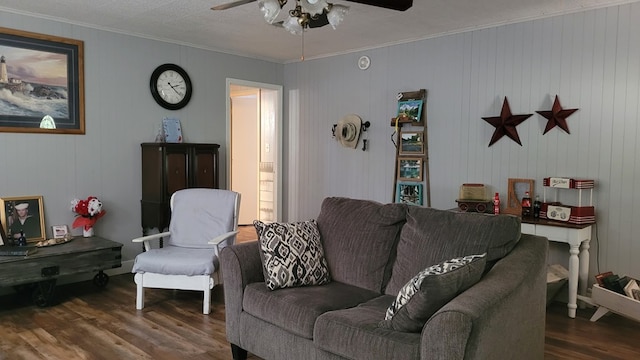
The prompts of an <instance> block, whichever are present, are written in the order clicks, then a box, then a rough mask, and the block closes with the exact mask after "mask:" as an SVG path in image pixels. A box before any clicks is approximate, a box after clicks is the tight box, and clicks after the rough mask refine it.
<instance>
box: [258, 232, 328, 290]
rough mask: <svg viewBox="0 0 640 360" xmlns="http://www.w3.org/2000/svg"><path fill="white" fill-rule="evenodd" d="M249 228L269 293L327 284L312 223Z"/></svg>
mask: <svg viewBox="0 0 640 360" xmlns="http://www.w3.org/2000/svg"><path fill="white" fill-rule="evenodd" d="M253 225H254V227H255V228H256V232H257V233H258V241H259V242H260V250H261V251H260V258H261V260H262V264H263V271H264V278H265V280H266V284H267V287H268V288H269V289H270V290H275V289H281V288H287V287H296V286H306V285H322V284H326V283H328V282H329V281H331V278H330V277H329V269H328V268H327V261H326V260H325V258H324V251H323V250H322V243H321V242H320V232H319V231H318V225H317V223H316V221H315V220H309V221H304V222H295V223H277V222H274V223H270V224H265V223H263V222H262V221H260V220H256V221H254V222H253Z"/></svg>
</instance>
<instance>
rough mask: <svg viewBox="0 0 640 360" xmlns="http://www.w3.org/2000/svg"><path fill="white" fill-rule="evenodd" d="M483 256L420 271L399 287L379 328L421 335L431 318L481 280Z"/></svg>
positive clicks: (462, 258) (473, 256)
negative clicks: (419, 333)
mask: <svg viewBox="0 0 640 360" xmlns="http://www.w3.org/2000/svg"><path fill="white" fill-rule="evenodd" d="M486 255H487V254H486V253H485V254H482V255H469V256H464V257H460V258H454V259H451V260H446V261H443V262H441V263H439V264H436V265H433V266H430V267H428V268H426V269H424V270H422V271H421V272H419V273H418V274H417V275H416V276H414V277H413V278H412V279H411V280H409V282H408V283H407V284H406V285H405V286H403V287H402V289H401V290H400V292H399V293H398V296H397V297H396V299H395V300H394V301H393V303H392V304H391V306H389V308H388V309H387V313H386V314H385V320H383V321H381V322H380V323H379V327H382V328H387V329H393V330H397V331H404V332H420V331H421V330H422V327H423V326H424V324H425V323H426V322H427V320H429V318H430V317H431V315H433V314H434V313H435V312H436V311H438V309H440V308H441V307H442V306H444V305H445V304H446V303H448V302H449V301H451V299H453V298H454V297H456V296H458V294H460V293H462V292H463V291H465V290H466V289H468V288H470V287H471V286H472V285H473V284H475V283H476V282H478V281H479V280H480V277H481V276H482V273H483V271H484V266H485V264H486Z"/></svg>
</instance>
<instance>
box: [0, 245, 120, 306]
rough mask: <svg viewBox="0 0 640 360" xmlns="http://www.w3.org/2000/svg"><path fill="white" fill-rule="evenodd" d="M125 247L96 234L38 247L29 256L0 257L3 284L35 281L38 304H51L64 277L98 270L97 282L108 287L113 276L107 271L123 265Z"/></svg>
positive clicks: (1, 282)
mask: <svg viewBox="0 0 640 360" xmlns="http://www.w3.org/2000/svg"><path fill="white" fill-rule="evenodd" d="M121 249H122V244H121V243H118V242H115V241H111V240H107V239H103V238H101V237H97V236H94V237H90V238H84V237H77V238H75V239H73V240H71V241H69V242H68V243H64V244H59V245H54V246H49V247H41V248H37V251H36V252H35V253H33V254H30V255H27V256H0V287H5V286H13V287H14V288H15V289H19V287H20V286H21V285H25V284H34V285H36V286H35V288H34V289H33V301H34V303H35V304H36V305H38V306H47V305H49V304H51V300H52V299H53V294H54V289H55V284H56V280H57V279H58V277H60V276H65V275H74V274H80V273H87V272H96V271H97V272H98V273H97V274H96V275H95V276H94V278H93V283H94V284H95V285H96V286H98V287H104V286H106V285H107V283H108V282H109V276H108V275H107V274H105V273H104V272H103V270H106V269H112V268H118V267H120V266H122V263H121V260H122V255H121Z"/></svg>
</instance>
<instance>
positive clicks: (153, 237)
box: [131, 231, 171, 251]
mask: <svg viewBox="0 0 640 360" xmlns="http://www.w3.org/2000/svg"><path fill="white" fill-rule="evenodd" d="M169 235H171V233H170V232H168V231H165V232H162V233H158V234H153V235H147V236H141V237H138V238H135V239H132V240H131V242H134V243H144V251H149V250H151V243H150V241H151V240H156V239H161V238H163V237H166V236H169Z"/></svg>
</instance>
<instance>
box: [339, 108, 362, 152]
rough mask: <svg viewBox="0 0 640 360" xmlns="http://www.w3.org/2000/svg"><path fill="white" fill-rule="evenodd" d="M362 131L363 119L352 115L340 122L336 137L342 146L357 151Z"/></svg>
mask: <svg viewBox="0 0 640 360" xmlns="http://www.w3.org/2000/svg"><path fill="white" fill-rule="evenodd" d="M361 131H362V119H361V118H360V117H359V116H358V115H354V114H350V115H346V116H345V117H343V118H342V119H340V121H338V124H337V126H336V129H335V132H334V135H335V137H336V139H338V141H339V142H340V144H342V146H344V147H348V148H353V149H355V148H356V147H358V140H360V132H361Z"/></svg>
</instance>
